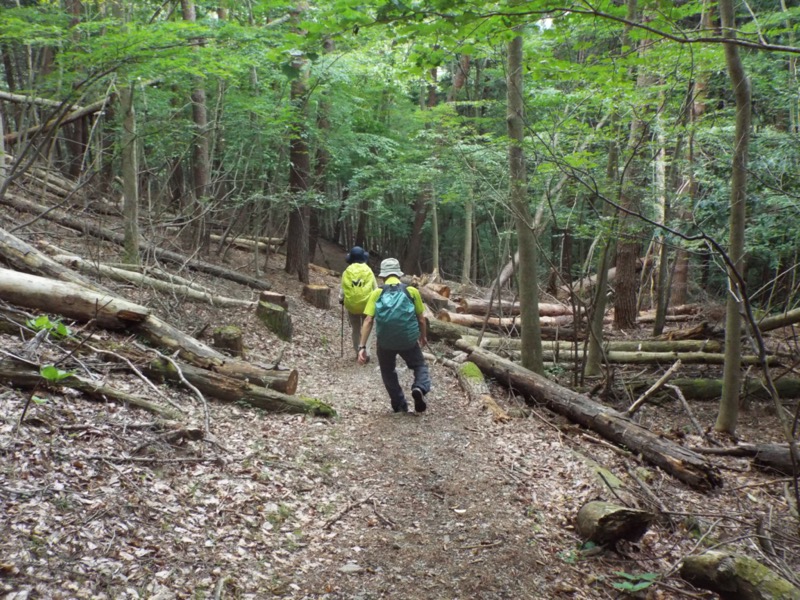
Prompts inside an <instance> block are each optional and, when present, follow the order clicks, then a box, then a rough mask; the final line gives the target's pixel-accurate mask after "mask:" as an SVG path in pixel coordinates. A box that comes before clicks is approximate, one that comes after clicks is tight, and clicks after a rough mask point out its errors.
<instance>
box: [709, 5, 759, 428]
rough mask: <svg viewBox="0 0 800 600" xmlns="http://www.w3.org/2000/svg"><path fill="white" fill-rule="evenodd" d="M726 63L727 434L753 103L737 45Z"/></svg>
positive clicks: (727, 31)
mask: <svg viewBox="0 0 800 600" xmlns="http://www.w3.org/2000/svg"><path fill="white" fill-rule="evenodd" d="M719 12H720V19H721V22H722V23H721V24H722V32H723V36H724V37H725V38H726V39H730V40H733V39H735V38H736V18H735V13H734V7H733V0H719ZM723 46H724V48H725V62H726V64H727V66H728V74H729V76H730V79H731V85H732V86H733V94H734V98H735V99H736V129H735V132H734V143H733V164H732V166H731V201H730V218H729V229H730V232H729V239H728V256H729V258H730V261H731V265H730V266H729V267H728V279H729V281H730V290H729V293H728V302H727V306H726V313H725V315H726V316H725V356H726V361H725V369H724V373H723V382H724V384H723V390H722V400H721V401H720V406H719V414H718V415H717V422H716V423H715V424H714V429H716V430H717V431H722V432H725V433H730V434H733V433H735V432H736V422H737V420H738V417H739V386H740V384H741V380H742V372H741V363H740V362H739V356H741V353H742V319H741V316H740V313H741V307H742V302H743V301H744V300H745V299H744V298H743V296H744V295H745V294H746V293H747V292H746V290H745V289H743V288H741V287H740V286H739V284H738V281H739V277H740V276H741V274H742V269H743V267H744V232H745V225H746V221H747V205H746V202H747V153H748V145H749V143H750V123H751V105H750V104H751V102H750V81H749V79H748V78H747V76H746V75H745V71H744V65H743V64H742V60H741V57H740V56H739V49H738V47H737V46H736V44H734V43H730V42H727V43H725V44H723Z"/></svg>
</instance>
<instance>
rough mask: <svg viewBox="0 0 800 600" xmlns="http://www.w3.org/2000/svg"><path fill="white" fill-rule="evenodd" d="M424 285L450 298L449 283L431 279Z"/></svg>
mask: <svg viewBox="0 0 800 600" xmlns="http://www.w3.org/2000/svg"><path fill="white" fill-rule="evenodd" d="M423 287H426V288H428V289H430V290H433V291H434V292H436V293H437V294H439V295H440V296H444V297H445V298H450V286H449V285H447V284H444V283H438V282H435V281H431V282H428V283H426V284H425V285H424V286H423Z"/></svg>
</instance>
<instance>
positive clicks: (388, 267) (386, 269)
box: [378, 258, 403, 277]
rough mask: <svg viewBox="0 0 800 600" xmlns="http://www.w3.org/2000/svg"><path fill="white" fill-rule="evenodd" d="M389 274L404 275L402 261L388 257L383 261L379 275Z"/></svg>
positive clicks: (386, 275)
mask: <svg viewBox="0 0 800 600" xmlns="http://www.w3.org/2000/svg"><path fill="white" fill-rule="evenodd" d="M389 275H396V276H397V277H402V276H403V271H402V270H400V261H399V260H397V259H396V258H386V259H384V260H383V261H381V272H380V274H379V275H378V277H389Z"/></svg>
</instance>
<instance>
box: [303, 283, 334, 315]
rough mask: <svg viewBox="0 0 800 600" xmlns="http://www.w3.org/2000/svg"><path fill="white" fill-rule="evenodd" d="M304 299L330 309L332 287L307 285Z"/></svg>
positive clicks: (304, 290) (319, 306)
mask: <svg viewBox="0 0 800 600" xmlns="http://www.w3.org/2000/svg"><path fill="white" fill-rule="evenodd" d="M303 300H305V301H306V302H308V303H309V304H310V305H311V306H314V307H316V308H322V309H328V308H330V307H331V288H329V287H328V286H327V285H315V284H311V285H305V286H303Z"/></svg>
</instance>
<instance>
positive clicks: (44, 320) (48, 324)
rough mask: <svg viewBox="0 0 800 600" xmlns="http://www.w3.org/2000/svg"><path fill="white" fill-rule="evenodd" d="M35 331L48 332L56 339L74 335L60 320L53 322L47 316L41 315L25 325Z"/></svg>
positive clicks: (29, 320)
mask: <svg viewBox="0 0 800 600" xmlns="http://www.w3.org/2000/svg"><path fill="white" fill-rule="evenodd" d="M25 324H26V325H27V326H28V327H30V328H31V329H33V330H34V331H37V332H38V331H47V332H48V333H49V334H50V335H52V336H54V337H56V338H67V337H70V336H71V335H72V330H70V328H69V327H67V326H66V325H64V324H63V323H62V322H61V321H59V320H58V319H56V320H54V321H51V320H50V317H48V316H47V315H39V316H38V317H36V318H35V319H28V320H27V321H26V323H25Z"/></svg>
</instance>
